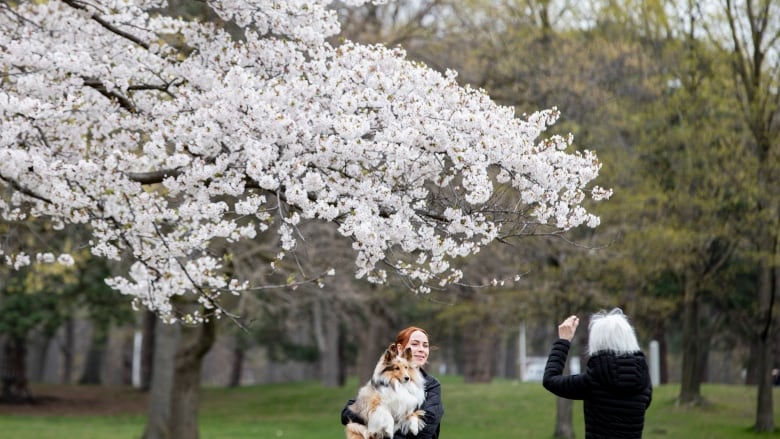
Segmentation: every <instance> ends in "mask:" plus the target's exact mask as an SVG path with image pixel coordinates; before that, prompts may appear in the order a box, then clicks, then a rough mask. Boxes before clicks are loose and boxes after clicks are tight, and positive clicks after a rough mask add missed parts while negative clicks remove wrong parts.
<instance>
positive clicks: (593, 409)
mask: <svg viewBox="0 0 780 439" xmlns="http://www.w3.org/2000/svg"><path fill="white" fill-rule="evenodd" d="M570 346H571V344H570V343H569V341H568V340H565V339H559V340H557V341H556V342H555V343H554V344H553V347H552V350H551V351H550V356H549V357H548V358H547V365H546V366H545V368H544V378H543V381H542V384H544V387H545V388H546V389H547V390H549V391H550V392H552V393H554V394H555V395H557V396H560V397H561V398H566V399H578V400H582V401H583V411H584V412H585V438H586V439H639V438H641V437H642V430H643V429H644V425H645V411H646V410H647V408H648V407H649V406H650V402H651V401H652V399H653V386H652V383H651V382H650V372H649V370H648V367H647V361H646V360H645V356H644V354H643V353H642V352H635V353H633V354H630V355H620V356H618V355H615V354H612V353H600V354H597V355H594V356H592V357H591V358H590V359H589V360H588V365H587V367H586V369H585V371H584V372H583V373H580V374H575V375H567V376H564V375H562V374H563V368H564V366H565V365H566V357H567V356H568V354H569V347H570Z"/></svg>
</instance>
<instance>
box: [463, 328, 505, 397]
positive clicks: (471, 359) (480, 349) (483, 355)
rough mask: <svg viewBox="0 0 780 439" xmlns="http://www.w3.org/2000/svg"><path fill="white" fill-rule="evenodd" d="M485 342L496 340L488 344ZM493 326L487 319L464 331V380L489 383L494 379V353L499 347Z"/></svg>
mask: <svg viewBox="0 0 780 439" xmlns="http://www.w3.org/2000/svg"><path fill="white" fill-rule="evenodd" d="M485 340H494V341H493V342H492V343H486V342H485ZM496 343H497V342H496V341H495V331H494V330H493V324H492V323H491V322H489V321H488V320H487V319H481V320H475V321H473V322H472V324H471V326H468V327H466V328H465V330H464V331H463V358H464V362H463V380H464V381H465V382H467V383H488V382H490V380H491V379H492V378H493V352H495V350H496V348H497V346H496Z"/></svg>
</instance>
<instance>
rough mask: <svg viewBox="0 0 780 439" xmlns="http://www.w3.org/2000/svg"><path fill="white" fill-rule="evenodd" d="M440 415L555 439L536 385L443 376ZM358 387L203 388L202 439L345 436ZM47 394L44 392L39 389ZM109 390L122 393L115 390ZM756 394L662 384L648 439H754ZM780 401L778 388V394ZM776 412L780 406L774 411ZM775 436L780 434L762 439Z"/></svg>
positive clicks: (461, 433) (116, 436)
mask: <svg viewBox="0 0 780 439" xmlns="http://www.w3.org/2000/svg"><path fill="white" fill-rule="evenodd" d="M440 378H441V380H442V385H443V394H442V396H443V398H444V404H445V415H444V420H443V424H442V435H443V436H442V437H446V438H448V439H467V438H475V437H481V438H488V437H490V438H515V437H516V438H539V439H546V438H550V439H551V438H552V432H553V427H554V422H555V398H554V397H553V396H552V395H551V394H549V393H548V392H547V391H546V390H544V388H543V387H542V386H541V385H540V384H539V383H518V382H515V381H496V382H493V383H491V384H465V383H463V380H462V378H460V377H454V376H445V377H440ZM356 389H357V382H356V381H355V380H354V379H352V380H350V381H349V382H348V385H347V386H346V387H344V388H338V389H328V388H323V387H322V386H320V385H319V384H317V383H314V382H305V383H294V384H274V385H263V386H252V387H239V388H231V389H222V388H219V389H217V388H208V389H204V390H203V393H202V399H203V403H202V407H201V417H200V425H201V438H202V439H250V438H252V439H255V438H277V437H281V438H285V437H287V438H295V439H321V438H324V437H333V438H336V437H343V429H342V426H341V425H340V423H339V420H338V419H339V418H338V416H339V413H340V412H341V409H342V407H343V405H344V403H345V402H346V400H347V399H348V398H350V397H351V396H353V393H354V392H355V390H356ZM36 390H37V393H39V394H45V387H41V388H40V389H36ZM106 392H108V393H111V392H115V394H121V393H122V392H121V391H120V392H116V389H114V390H112V389H111V388H106ZM755 392H756V390H755V388H754V387H748V386H725V385H710V384H705V385H704V386H703V394H704V395H705V398H706V399H707V400H708V402H707V404H705V405H704V406H703V407H700V408H679V407H677V406H676V405H675V399H676V395H677V393H678V387H677V386H675V385H666V386H660V387H657V388H656V389H655V391H654V396H653V403H652V405H651V406H650V409H649V410H648V412H647V420H646V423H645V433H644V436H643V437H644V438H646V439H668V438H686V439H721V438H729V439H751V438H755V437H756V435H755V433H753V432H752V431H751V429H750V426H751V424H752V421H753V418H752V413H753V410H754V406H755V401H754V400H755ZM775 392H776V393H775V395H776V396H780V388H775ZM2 413H3V408H2V407H0V431H2V432H3V435H4V437H6V436H5V435H7V437H13V438H15V439H55V438H56V439H61V438H76V437H78V438H86V439H124V438H127V439H131V438H137V437H139V436H140V433H141V432H142V431H143V425H144V419H143V417H142V416H140V415H132V414H122V413H118V414H116V415H112V416H102V417H101V416H36V415H25V416H19V415H9V414H2ZM775 413H776V414H780V408H778V407H775ZM573 422H574V426H575V433H576V437H578V438H582V437H584V429H583V419H582V405H581V403H579V402H575V404H574V421H573ZM761 437H765V438H780V433H775V434H768V435H763V436H761Z"/></svg>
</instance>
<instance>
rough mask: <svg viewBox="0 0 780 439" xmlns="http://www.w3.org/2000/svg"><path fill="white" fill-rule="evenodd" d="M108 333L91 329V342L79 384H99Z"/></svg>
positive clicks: (94, 328)
mask: <svg viewBox="0 0 780 439" xmlns="http://www.w3.org/2000/svg"><path fill="white" fill-rule="evenodd" d="M107 340H108V333H107V330H106V329H103V328H97V327H95V326H93V328H92V340H91V342H90V345H89V350H88V351H87V358H86V361H85V362H84V372H83V373H82V375H81V378H80V379H79V384H100V383H101V382H102V380H101V377H100V371H101V369H102V368H103V358H104V355H105V352H106V341H107Z"/></svg>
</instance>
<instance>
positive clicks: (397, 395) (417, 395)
mask: <svg viewBox="0 0 780 439" xmlns="http://www.w3.org/2000/svg"><path fill="white" fill-rule="evenodd" d="M422 381H423V380H420V382H414V381H410V382H407V383H399V382H393V383H391V384H390V385H388V386H384V387H380V388H379V389H378V390H379V393H380V394H382V401H384V402H385V405H387V407H388V409H389V410H390V412H391V413H393V414H394V417H396V419H395V421H396V422H400V421H401V420H402V418H399V417H398V416H399V415H401V416H404V417H405V415H406V414H407V413H410V412H413V411H414V410H416V409H417V408H418V407H420V405H422V403H423V401H425V388H424V385H423V383H422Z"/></svg>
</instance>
